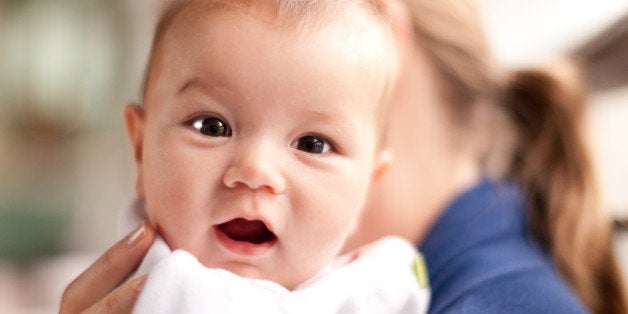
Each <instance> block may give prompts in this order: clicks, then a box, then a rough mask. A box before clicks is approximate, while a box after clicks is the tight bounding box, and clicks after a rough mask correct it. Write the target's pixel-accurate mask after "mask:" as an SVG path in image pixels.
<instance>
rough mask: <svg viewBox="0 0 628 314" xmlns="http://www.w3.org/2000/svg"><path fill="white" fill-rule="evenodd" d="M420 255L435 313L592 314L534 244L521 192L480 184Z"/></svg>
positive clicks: (446, 215) (450, 211) (447, 215)
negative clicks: (425, 267) (424, 260)
mask: <svg viewBox="0 0 628 314" xmlns="http://www.w3.org/2000/svg"><path fill="white" fill-rule="evenodd" d="M419 249H420V250H421V251H422V253H423V254H424V255H425V259H426V262H427V267H428V271H429V275H430V284H431V288H432V301H431V305H430V313H586V312H587V310H586V309H585V308H584V307H583V305H582V303H580V301H579V300H578V299H577V298H576V296H575V295H574V293H573V291H572V290H571V289H570V287H569V286H568V285H567V284H566V283H565V281H564V280H563V279H562V278H561V277H560V276H559V274H558V273H557V271H556V269H555V268H554V266H553V264H552V262H551V260H550V258H549V257H548V256H547V254H546V253H544V251H543V250H541V249H540V247H539V246H538V245H537V244H536V243H535V242H534V241H533V240H531V239H530V236H529V232H528V227H527V219H526V213H525V200H524V198H523V197H522V193H521V189H520V188H519V187H518V186H517V185H516V184H514V183H512V182H494V181H491V180H489V179H483V180H481V181H480V182H479V183H478V184H477V185H476V186H475V187H473V188H472V189H470V190H469V191H467V192H465V193H464V194H462V195H461V196H460V197H458V198H457V199H456V200H455V201H454V202H453V203H451V204H450V205H449V207H448V208H447V209H446V210H445V211H444V212H443V214H442V215H441V217H440V218H439V219H438V220H437V221H436V223H435V224H434V225H433V226H432V229H431V230H430V231H429V233H428V234H427V236H426V237H425V239H424V241H423V243H422V244H421V245H420V247H419Z"/></svg>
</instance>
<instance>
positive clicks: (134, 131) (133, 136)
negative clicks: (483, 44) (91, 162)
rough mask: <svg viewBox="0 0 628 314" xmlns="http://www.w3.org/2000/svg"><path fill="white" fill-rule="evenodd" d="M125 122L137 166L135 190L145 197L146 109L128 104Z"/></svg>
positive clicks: (125, 109)
mask: <svg viewBox="0 0 628 314" xmlns="http://www.w3.org/2000/svg"><path fill="white" fill-rule="evenodd" d="M124 121H125V122H126V131H127V135H128V136H129V140H130V141H131V147H132V148H133V156H134V159H135V166H136V169H137V181H136V182H135V190H136V193H137V194H138V196H143V194H144V185H143V178H142V157H143V156H142V147H143V143H144V121H145V117H144V109H143V108H142V107H141V106H140V105H138V104H135V103H130V104H127V105H126V107H124Z"/></svg>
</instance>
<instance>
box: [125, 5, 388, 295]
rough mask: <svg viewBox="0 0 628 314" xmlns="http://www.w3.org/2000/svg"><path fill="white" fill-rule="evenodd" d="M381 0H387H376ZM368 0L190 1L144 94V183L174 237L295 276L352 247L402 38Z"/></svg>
mask: <svg viewBox="0 0 628 314" xmlns="http://www.w3.org/2000/svg"><path fill="white" fill-rule="evenodd" d="M372 2H376V1H372ZM380 13H382V9H381V8H380V7H378V6H376V5H374V4H372V3H370V2H369V1H325V0H323V1H303V0H301V1H296V0H295V1H202V0H198V1H186V0H182V1H177V2H175V3H174V4H173V5H171V6H170V7H169V8H168V9H167V10H166V12H165V14H164V15H163V16H162V19H161V20H160V23H159V25H158V28H157V34H156V36H155V43H154V46H153V51H152V53H151V61H150V64H149V67H148V70H147V73H148V74H147V78H146V87H145V93H144V106H143V107H139V106H128V107H127V108H126V111H125V116H126V120H127V127H128V129H129V135H130V138H131V142H132V144H133V147H134V150H135V159H136V164H137V172H138V178H137V183H136V190H137V193H138V196H139V197H141V198H142V199H144V201H145V204H146V208H147V213H148V217H149V219H150V221H151V222H152V223H153V224H154V225H155V226H156V227H157V229H158V231H159V233H160V234H161V236H162V237H163V238H164V240H165V241H166V243H168V245H169V246H170V247H171V249H173V250H174V249H184V250H186V251H188V252H190V253H192V254H193V255H195V256H196V257H197V258H198V259H199V261H200V262H201V263H203V264H204V265H206V266H208V267H217V268H224V269H227V270H229V271H232V272H234V273H236V274H239V275H241V276H245V277H252V278H261V279H268V280H273V281H275V282H277V283H279V284H281V285H283V286H285V287H286V288H288V289H292V288H294V287H295V286H296V285H298V284H299V283H301V282H303V281H304V280H306V279H307V278H309V277H311V276H313V275H314V274H316V273H317V272H318V271H319V270H320V269H322V268H323V267H324V266H325V265H326V264H327V263H328V262H329V261H330V260H331V259H332V258H333V257H334V256H335V255H336V254H337V253H338V251H339V250H340V248H341V246H342V244H343V242H344V240H345V238H346V237H347V235H348V234H349V232H350V231H351V230H352V228H353V225H354V223H355V221H356V219H357V216H358V214H359V211H360V209H361V207H362V205H363V204H362V203H363V200H364V198H365V194H366V192H367V188H368V186H369V183H370V181H371V180H373V178H375V177H377V174H378V173H379V172H381V171H382V170H383V169H384V168H385V163H386V161H385V160H386V158H385V157H384V156H385V154H384V152H383V151H382V145H381V138H382V136H381V135H382V132H383V131H382V130H383V121H384V120H385V119H384V118H382V116H384V114H383V112H384V111H385V107H386V103H387V94H388V92H389V88H390V85H392V84H391V81H392V80H393V77H394V75H395V68H396V55H397V53H396V50H395V48H394V47H395V45H394V41H393V38H392V34H391V31H390V30H389V29H388V28H387V26H386V25H387V24H386V23H385V22H384V18H383V15H382V14H380Z"/></svg>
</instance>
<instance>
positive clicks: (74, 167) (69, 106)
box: [0, 0, 628, 313]
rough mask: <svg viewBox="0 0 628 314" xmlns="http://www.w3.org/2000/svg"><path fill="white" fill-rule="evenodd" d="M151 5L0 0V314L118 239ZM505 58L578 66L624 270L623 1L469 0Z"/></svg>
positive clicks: (627, 45)
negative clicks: (128, 134)
mask: <svg viewBox="0 0 628 314" xmlns="http://www.w3.org/2000/svg"><path fill="white" fill-rule="evenodd" d="M160 2H161V1H160V0H142V1H127V0H124V1H123V0H0V57H1V58H0V313H53V312H56V311H57V309H58V303H59V299H60V295H61V293H62V291H63V288H64V287H65V286H66V285H67V284H68V283H69V282H70V281H71V279H73V278H74V277H75V276H76V275H78V274H79V273H80V272H82V270H83V269H84V268H85V267H87V265H89V264H90V263H91V262H92V261H93V260H94V259H95V258H96V257H97V256H99V255H100V253H102V252H103V251H104V250H105V249H106V248H108V247H109V246H110V245H111V244H113V243H114V242H115V241H116V239H117V237H118V234H117V230H116V225H117V219H118V215H119V212H120V210H121V209H122V208H123V207H124V206H126V204H127V203H128V202H129V200H130V199H131V197H132V195H133V180H134V170H133V164H132V155H131V152H130V147H129V146H128V144H127V140H126V138H125V130H124V124H123V120H122V108H123V105H124V104H125V103H126V102H129V101H137V100H138V99H139V90H140V85H141V81H142V74H143V73H142V72H143V68H144V66H145V63H146V59H147V55H148V49H149V46H150V41H151V35H152V28H153V24H154V23H155V17H156V14H157V12H158V7H159V3H160ZM479 4H480V5H481V9H482V15H483V18H484V20H485V26H486V30H487V33H488V35H489V39H490V41H491V44H492V46H493V48H494V50H495V52H496V54H497V57H498V58H499V60H500V61H501V62H502V63H503V64H504V65H506V66H511V67H520V66H529V65H536V64H542V63H543V62H545V61H548V60H551V59H553V58H555V57H557V56H560V55H570V56H573V57H576V58H578V59H579V60H581V62H582V63H583V65H584V67H585V73H586V74H587V77H588V79H589V83H590V86H591V99H590V104H589V107H588V109H589V110H588V111H589V120H588V124H587V130H588V135H589V137H590V141H591V144H592V146H593V149H594V153H595V162H596V166H597V170H598V173H599V178H600V182H601V185H602V188H603V193H604V206H605V209H607V212H608V214H609V215H610V216H611V217H612V218H614V219H615V220H616V221H617V223H616V229H617V231H616V245H617V247H618V249H619V254H620V256H619V257H620V261H621V264H622V267H624V269H625V270H627V271H628V233H627V232H624V231H622V230H624V229H626V227H627V226H628V224H626V222H627V221H626V218H628V144H627V143H628V141H627V138H628V1H626V0H599V1H591V0H589V1H584V0H572V1H568V0H528V1H518V0H479Z"/></svg>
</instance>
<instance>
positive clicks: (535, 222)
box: [504, 64, 627, 313]
mask: <svg viewBox="0 0 628 314" xmlns="http://www.w3.org/2000/svg"><path fill="white" fill-rule="evenodd" d="M574 69H575V67H573V66H570V65H565V64H561V66H558V67H556V68H551V69H549V70H547V71H544V70H526V71H519V72H517V73H515V74H513V76H512V78H511V81H510V83H509V85H508V86H507V88H506V92H505V94H504V96H505V99H504V105H505V106H507V111H508V113H509V115H510V117H511V119H512V121H513V122H514V126H515V128H516V133H517V145H516V148H515V150H514V155H513V159H512V163H511V166H510V169H509V171H508V172H509V175H511V176H513V177H515V178H516V179H517V180H519V181H520V182H522V184H523V186H524V189H525V192H526V193H527V197H528V200H529V202H528V204H529V208H528V215H529V220H530V230H531V233H532V236H534V237H535V238H536V239H538V240H539V242H540V243H541V244H542V245H543V246H544V248H545V249H546V250H547V251H548V252H549V253H550V254H551V256H552V258H553V259H554V262H555V263H556V265H557V266H558V268H559V270H560V271H561V273H562V274H563V276H564V277H565V278H566V279H567V280H568V281H569V282H570V284H571V285H572V287H574V288H575V290H576V292H577V294H578V295H579V296H580V298H581V299H582V300H583V301H584V303H585V304H586V305H587V306H588V307H589V308H590V309H591V310H592V311H593V312H595V313H626V312H627V308H626V304H625V299H624V295H623V288H622V286H623V284H622V278H621V275H620V271H619V269H618V267H617V265H616V262H615V258H614V254H613V250H612V244H611V239H612V234H611V228H610V227H611V224H610V220H609V219H608V218H607V217H606V216H605V215H604V213H602V212H601V210H600V206H599V203H598V196H597V190H596V182H595V178H594V176H593V170H592V165H591V161H590V156H589V153H588V150H587V148H586V145H585V141H584V138H583V134H582V131H583V127H582V124H583V123H584V121H583V119H584V110H585V107H584V106H585V103H586V97H585V93H584V89H583V88H582V84H580V83H579V82H580V80H579V79H578V77H579V76H578V75H577V73H576V72H577V71H575V70H574Z"/></svg>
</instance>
